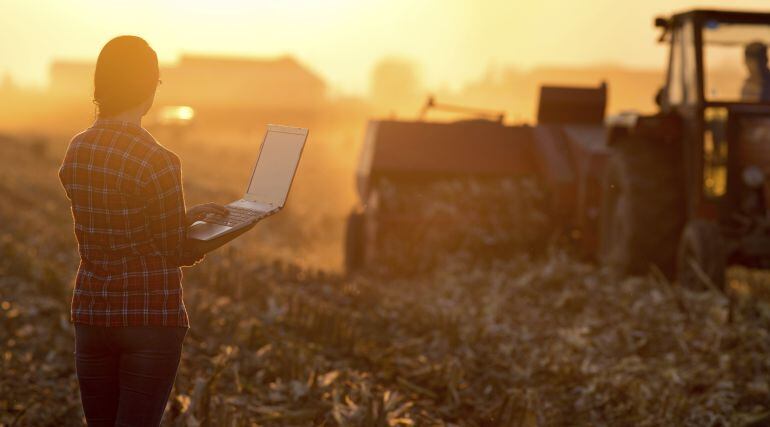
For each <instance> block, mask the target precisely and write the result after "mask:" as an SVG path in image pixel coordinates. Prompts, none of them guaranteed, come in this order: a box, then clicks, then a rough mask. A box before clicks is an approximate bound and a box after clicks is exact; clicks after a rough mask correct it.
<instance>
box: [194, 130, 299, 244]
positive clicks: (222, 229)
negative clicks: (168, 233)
mask: <svg viewBox="0 0 770 427" xmlns="http://www.w3.org/2000/svg"><path fill="white" fill-rule="evenodd" d="M307 133H308V132H307V129H303V128H295V127H289V126H279V125H268V126H267V133H266V134H265V139H263V140H262V146H261V148H260V150H259V157H257V164H256V165H254V171H253V172H252V173H251V179H250V180H249V186H248V189H247V190H246V194H245V195H244V196H243V198H242V199H240V200H237V201H235V202H232V203H230V204H228V205H227V206H225V207H226V208H227V210H228V212H229V213H228V215H227V216H218V217H211V218H206V219H205V220H202V221H197V222H195V223H194V224H192V225H191V226H190V228H189V229H188V230H187V237H188V238H190V239H196V240H211V239H214V238H217V237H219V236H222V235H224V234H227V233H230V232H233V231H235V230H239V229H241V228H243V227H246V226H248V225H251V224H253V223H254V222H256V221H258V220H260V219H262V218H264V217H266V216H269V215H272V214H274V213H276V212H278V211H279V210H281V208H283V205H284V204H285V203H286V197H287V196H288V195H289V188H291V183H292V181H293V180H294V174H295V172H296V171H297V165H298V164H299V158H300V156H301V155H302V149H303V148H304V147H305V141H306V140H307Z"/></svg>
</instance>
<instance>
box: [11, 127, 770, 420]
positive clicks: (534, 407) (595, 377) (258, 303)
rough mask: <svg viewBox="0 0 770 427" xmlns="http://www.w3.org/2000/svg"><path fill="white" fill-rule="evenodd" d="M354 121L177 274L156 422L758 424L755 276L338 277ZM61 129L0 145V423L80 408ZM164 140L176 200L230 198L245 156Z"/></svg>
mask: <svg viewBox="0 0 770 427" xmlns="http://www.w3.org/2000/svg"><path fill="white" fill-rule="evenodd" d="M355 136H356V133H355V131H354V130H351V131H350V132H349V133H344V134H343V135H340V134H335V133H333V132H329V133H323V132H322V133H320V134H319V138H318V139H317V141H319V143H318V144H317V145H318V147H319V148H317V149H316V150H315V151H311V152H309V153H308V154H309V155H308V157H306V159H304V160H303V162H305V161H306V160H307V161H308V162H307V163H303V168H304V171H303V172H302V173H303V175H301V176H300V177H298V181H297V183H296V185H297V186H296V190H295V191H293V193H292V199H290V201H289V208H288V209H287V211H286V212H284V213H281V214H280V215H278V216H276V217H275V218H272V219H269V220H267V221H265V222H264V223H263V224H260V225H259V226H258V227H257V229H255V231H254V232H253V234H250V235H247V236H245V237H244V238H242V239H239V240H238V241H236V242H235V243H234V244H233V245H231V246H230V247H228V248H225V249H223V250H221V251H219V252H217V253H213V254H210V255H209V256H207V259H206V260H205V261H204V262H203V263H202V264H200V265H199V266H196V267H195V268H193V269H188V270H186V272H185V284H184V286H185V299H186V303H187V307H188V310H189V313H190V317H191V323H192V328H191V330H190V331H189V333H188V336H187V339H186V342H185V347H184V354H183V357H182V363H181V366H180V371H179V374H178V377H177V382H176V385H175V388H174V390H173V392H172V398H171V400H170V403H169V409H168V413H167V417H166V419H165V421H164V425H179V426H197V425H211V426H219V425H225V426H228V425H232V426H241V425H298V426H304V425H362V426H369V425H381V426H395V425H463V426H465V425H467V426H501V425H502V426H506V425H507V426H538V425H565V424H566V425H693V426H703V425H715V426H716V425H757V426H758V425H766V424H767V423H768V422H770V383H768V381H769V380H770V375H769V374H770V336H768V331H769V327H770V309H769V308H768V305H766V304H765V303H762V302H757V301H756V300H755V299H753V298H752V297H751V292H752V289H758V288H762V287H764V286H766V285H767V284H768V283H770V282H769V281H768V280H767V277H766V276H761V275H760V276H757V275H755V274H754V273H753V272H748V271H745V270H733V271H732V272H731V276H730V283H731V289H733V290H734V292H733V293H731V294H729V295H725V294H722V293H718V292H690V291H688V290H684V289H680V288H678V287H677V286H676V285H675V284H672V283H670V282H669V281H667V280H666V279H664V278H662V277H661V276H660V275H658V274H656V273H655V272H654V271H652V272H650V274H649V275H648V276H646V277H636V278H627V279H623V280H617V279H615V278H612V277H610V275H608V274H607V273H606V272H604V271H602V270H601V269H598V268H596V267H595V266H592V265H588V264H584V263H581V262H578V261H576V260H574V259H572V258H570V257H569V256H568V255H566V254H565V253H564V252H562V251H559V250H556V249H554V250H552V251H550V252H549V253H548V254H547V255H546V256H543V257H538V258H529V257H527V256H526V255H524V254H521V255H519V256H516V257H513V258H510V259H506V260H501V261H499V262H491V263H484V264H479V263H474V262H472V261H469V260H468V259H467V258H462V259H460V258H451V257H447V258H445V259H442V260H441V262H440V263H438V266H437V268H435V269H434V270H433V271H430V272H427V273H422V274H420V275H418V276H414V277H410V278H401V279H394V278H390V279H387V278H382V277H377V276H372V275H369V276H367V275H360V276H356V277H351V278H345V277H342V275H341V274H340V273H339V266H340V264H341V251H340V244H339V242H340V239H341V235H342V230H343V222H342V219H343V217H344V215H345V213H346V212H347V209H348V208H349V207H350V204H351V203H352V200H353V185H352V179H351V177H352V175H351V174H352V165H353V164H354V161H355V155H354V154H353V153H355V144H354V142H346V141H349V140H352V138H354V137H355ZM323 140H326V141H329V142H328V143H327V144H322V143H321V142H320V141H323ZM65 142H66V140H65V139H63V138H60V139H51V140H49V141H48V142H30V141H23V142H13V141H2V142H0V324H2V328H0V355H1V356H2V358H1V359H0V360H2V376H0V425H34V426H38V425H64V426H66V425H81V423H82V422H83V421H82V414H81V410H80V406H79V395H78V389H77V382H76V378H75V375H74V363H73V330H72V327H71V325H70V324H69V323H68V310H69V306H68V303H69V298H70V292H71V286H72V277H73V274H74V271H75V269H76V267H77V261H78V260H77V253H76V251H75V242H74V236H73V234H72V231H71V230H72V228H71V227H72V226H71V222H70V221H71V220H70V217H69V213H68V210H67V209H68V208H67V201H66V199H65V198H64V194H63V191H62V190H61V188H60V186H59V183H58V179H57V178H56V170H57V167H58V164H59V160H60V156H61V153H62V152H63V149H64V145H65ZM311 142H312V140H311ZM223 144H224V142H223ZM169 146H170V147H171V148H172V149H175V150H176V151H178V152H179V154H180V157H181V158H182V161H183V164H184V167H185V179H186V183H185V185H186V190H187V195H188V201H189V202H191V203H195V202H203V201H207V200H214V201H217V202H227V201H229V200H230V199H232V198H234V197H237V196H238V193H239V191H241V188H242V187H243V186H242V185H241V184H242V182H244V181H245V179H246V178H245V177H246V175H247V174H248V169H249V164H250V163H251V162H253V159H254V157H255V155H256V153H254V154H249V147H248V146H245V145H244V144H241V143H239V142H237V141H236V142H233V143H232V146H231V147H230V149H228V150H221V147H220V149H219V151H218V152H221V153H226V154H221V155H222V156H225V157H224V158H225V159H226V161H227V162H228V167H226V168H222V167H217V164H214V163H213V162H211V160H210V159H211V156H212V155H213V154H212V153H215V150H217V148H216V147H208V148H206V146H204V145H202V144H199V143H196V142H195V141H192V142H190V143H189V144H183V143H182V142H181V141H172V142H170V143H169ZM223 161H225V160H223ZM203 176H205V177H207V179H206V180H203V179H201V178H200V177H203ZM220 183H225V184H223V185H221V186H220Z"/></svg>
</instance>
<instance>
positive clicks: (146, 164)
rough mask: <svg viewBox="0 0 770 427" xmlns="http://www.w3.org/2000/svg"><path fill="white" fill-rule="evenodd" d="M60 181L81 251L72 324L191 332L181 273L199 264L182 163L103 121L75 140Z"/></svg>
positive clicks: (134, 132)
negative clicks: (190, 243)
mask: <svg viewBox="0 0 770 427" xmlns="http://www.w3.org/2000/svg"><path fill="white" fill-rule="evenodd" d="M59 178H60V179H61V182H62V185H63V186H64V189H65V191H66V192H67V197H69V199H70V201H71V204H72V216H73V218H74V222H75V236H76V238H77V241H78V250H79V252H80V266H79V268H78V273H77V278H76V280H75V289H74V292H73V296H72V309H71V321H72V322H73V323H83V324H88V325H98V326H181V327H188V326H189V321H188V318H187V311H186V309H185V306H184V302H183V300H182V271H181V269H180V267H181V266H187V265H192V264H194V263H195V262H197V261H198V260H199V258H198V257H196V256H195V255H193V254H192V253H189V251H188V250H186V249H185V242H186V238H187V237H186V226H187V222H186V216H185V204H184V195H183V192H182V172H181V164H180V161H179V158H178V157H177V156H176V155H175V154H174V153H172V152H171V151H169V150H167V149H166V148H164V147H163V146H161V145H160V144H158V143H157V142H156V141H155V139H154V138H153V137H152V135H150V134H149V133H148V132H147V131H146V130H144V129H143V128H142V127H140V126H137V125H135V124H131V123H127V122H121V121H112V120H102V119H100V120H97V121H96V122H95V123H94V124H93V126H92V127H90V128H89V129H86V130H85V131H83V132H82V133H80V134H78V135H76V136H75V137H74V138H73V139H72V141H71V142H70V144H69V147H68V148H67V153H66V154H65V157H64V161H63V163H62V166H61V168H60V169H59Z"/></svg>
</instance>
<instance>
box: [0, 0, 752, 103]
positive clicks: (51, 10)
mask: <svg viewBox="0 0 770 427" xmlns="http://www.w3.org/2000/svg"><path fill="white" fill-rule="evenodd" d="M0 4H2V10H3V15H4V16H6V17H13V19H4V22H3V34H4V37H3V40H2V41H0V73H3V72H7V73H10V75H11V77H12V78H13V79H14V80H15V81H17V82H18V83H20V84H22V85H36V86H44V85H45V82H46V80H47V78H48V66H49V64H50V63H51V61H53V60H54V59H61V58H66V59H81V60H82V59H85V60H93V58H95V56H96V55H97V53H98V51H99V49H100V48H101V46H102V45H103V44H104V43H105V42H106V41H107V40H109V39H110V38H111V37H113V36H115V35H118V34H137V35H141V36H143V37H145V38H146V39H147V40H149V41H150V44H151V45H152V46H153V47H154V48H155V49H156V50H157V52H158V53H159V55H160V59H161V60H162V61H165V62H174V61H176V60H177V59H178V58H179V56H180V54H181V53H183V52H188V53H189V52H192V53H202V54H220V55H237V56H280V55H284V54H291V55H294V56H296V57H297V58H298V59H299V60H301V61H302V62H305V63H307V64H309V65H310V66H311V67H312V68H313V69H315V70H317V71H318V72H319V74H320V75H321V76H322V78H323V79H324V80H326V81H328V82H329V83H330V85H331V88H332V91H333V92H334V93H344V94H357V95H363V94H365V93H366V92H367V90H368V84H369V80H368V76H369V73H370V71H371V69H372V68H373V66H374V65H375V64H376V63H377V62H378V61H379V60H380V59H381V58H383V57H385V56H391V55H395V56H400V57H405V58H407V59H409V60H410V61H413V62H415V63H416V64H418V66H419V71H420V77H421V79H422V81H424V82H425V85H426V87H428V88H429V89H430V90H434V91H435V90H438V89H440V88H442V87H449V88H453V89H458V88H460V87H461V86H462V85H464V84H465V83H466V82H468V81H472V80H477V79H479V78H480V76H483V75H484V74H485V73H486V72H487V71H488V70H489V69H490V68H491V69H495V68H498V67H503V68H504V67H508V66H514V67H517V68H521V69H524V70H527V69H531V68H534V67H538V66H553V65H560V66H561V65H567V66H570V67H574V66H586V65H595V64H617V65H621V66H627V67H634V68H645V69H658V68H660V67H661V66H662V65H663V64H664V50H663V48H662V47H660V46H659V45H657V44H655V43H654V41H655V38H656V36H657V31H656V29H654V28H653V26H652V20H653V17H654V16H656V15H658V14H670V13H672V12H675V11H680V10H683V9H687V8H692V7H721V8H725V7H730V8H753V9H762V8H766V7H767V2H766V1H761V0H740V1H731V2H724V1H713V0H712V1H693V0H649V1H644V2H623V3H622V4H619V3H618V2H616V1H612V0H585V1H581V2H574V1H564V0H561V1H557V0H546V1H541V2H523V1H510V0H483V1H474V2H471V1H467V0H423V1H419V2H414V1H409V0H369V1H364V2H361V1H355V0H327V1H319V0H287V1H279V2H276V1H245V0H222V1H216V2H215V1H206V0H194V1H162V2H157V1H151V0H138V1H134V2H131V3H130V6H129V3H126V2H118V1H94V0H73V1H66V2H63V1H59V0H41V1H35V2H29V1H23V0H2V1H0ZM75 29H76V31H75Z"/></svg>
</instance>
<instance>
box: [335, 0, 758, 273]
mask: <svg viewBox="0 0 770 427" xmlns="http://www.w3.org/2000/svg"><path fill="white" fill-rule="evenodd" d="M655 25H656V27H658V28H660V30H661V36H660V38H659V40H658V41H659V42H661V43H665V44H667V45H668V70H667V73H666V78H665V84H664V86H663V87H662V88H661V89H660V91H659V92H658V93H657V95H656V97H655V99H656V102H657V105H658V107H659V111H658V112H657V113H655V114H652V115H641V114H637V113H621V114H618V115H614V116H606V115H605V109H606V99H607V87H606V85H604V84H602V85H600V86H598V87H595V88H575V87H558V86H544V87H542V88H541V90H540V100H539V106H538V114H537V123H536V124H535V125H531V126H530V125H519V126H507V125H505V124H504V123H503V120H502V117H501V116H494V115H490V114H488V113H487V112H483V113H480V115H479V117H477V118H474V119H472V120H462V121H458V122H451V123H436V122H428V121H425V120H415V121H399V120H373V121H371V122H370V123H369V125H368V127H367V132H366V136H365V139H364V143H363V149H362V155H361V161H360V163H359V167H358V170H357V172H356V178H357V189H358V192H359V195H360V203H359V205H358V206H356V207H355V209H354V211H353V212H352V213H351V214H350V216H349V218H348V225H347V236H346V255H345V256H346V267H347V269H348V270H349V271H355V270H358V269H361V268H364V267H365V266H366V264H367V262H369V260H370V259H371V254H372V253H374V252H376V250H377V233H376V230H377V227H378V223H381V222H382V221H388V220H389V219H388V218H387V217H384V216H383V215H382V214H381V213H380V212H378V203H377V199H378V191H379V190H378V189H379V186H380V183H381V182H383V180H386V179H387V180H389V181H394V182H402V183H408V182H413V181H415V180H426V179H432V178H434V177H436V176H447V175H455V176H463V175H467V176H478V175H485V176H488V175H495V176H524V175H529V176H534V177H536V178H537V179H538V180H539V181H540V182H542V183H543V184H544V186H545V187H546V188H547V189H548V195H549V200H550V202H549V204H550V210H551V211H552V212H553V213H554V214H553V216H552V218H553V222H554V224H553V228H554V229H558V230H562V231H563V233H565V235H567V236H569V238H570V239H573V240H575V241H576V242H577V243H578V246H579V247H580V249H581V251H582V252H583V253H584V254H585V255H587V256H589V257H591V258H593V259H595V260H597V261H599V262H600V263H602V264H604V265H606V266H608V267H609V268H610V269H612V270H613V271H616V272H618V273H621V274H636V273H644V272H645V271H648V270H649V269H650V268H651V267H653V266H654V267H655V268H658V269H660V271H662V272H663V273H665V274H667V275H669V276H670V277H676V278H677V279H678V282H679V283H680V284H682V285H685V286H692V287H703V286H713V287H717V288H721V287H722V286H723V285H724V280H725V271H726V266H727V265H731V264H740V265H745V266H748V267H752V268H767V267H770V265H768V263H769V261H770V221H768V206H767V200H768V197H770V185H769V184H770V183H769V182H768V180H767V175H768V173H770V71H769V70H768V69H767V46H768V44H770V13H753V12H732V11H718V10H691V11H687V12H683V13H678V14H674V15H672V16H670V17H665V18H663V17H659V18H657V19H655ZM427 106H428V107H435V106H436V104H435V102H432V101H431V102H429V104H428V105H427ZM406 218H407V219H406V220H408V217H406ZM399 220H405V219H404V217H401V218H399Z"/></svg>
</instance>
